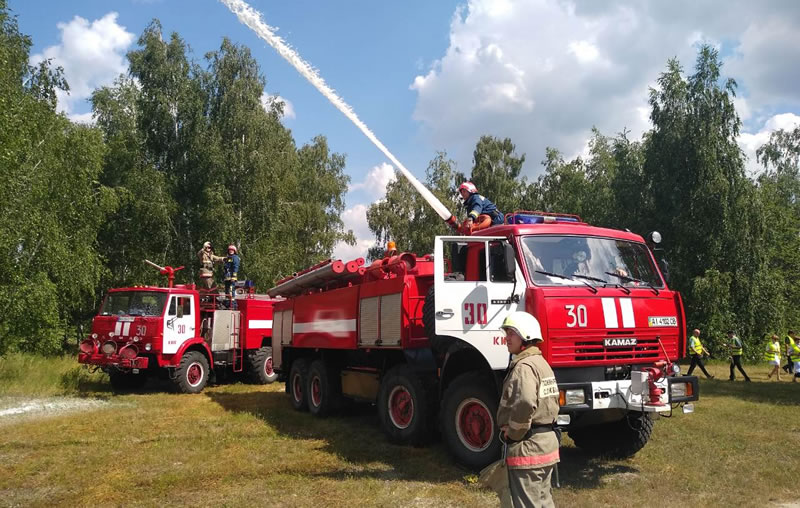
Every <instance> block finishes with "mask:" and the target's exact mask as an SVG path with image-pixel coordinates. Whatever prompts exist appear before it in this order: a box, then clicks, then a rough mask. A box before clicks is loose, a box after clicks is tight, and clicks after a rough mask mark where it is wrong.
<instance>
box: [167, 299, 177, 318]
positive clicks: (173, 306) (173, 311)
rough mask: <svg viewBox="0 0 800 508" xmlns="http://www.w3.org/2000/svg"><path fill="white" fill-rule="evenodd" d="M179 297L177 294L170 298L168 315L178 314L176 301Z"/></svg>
mask: <svg viewBox="0 0 800 508" xmlns="http://www.w3.org/2000/svg"><path fill="white" fill-rule="evenodd" d="M177 299H178V297H177V296H173V297H170V299H169V310H168V311H167V315H168V316H175V315H176V314H177V312H178V309H177V308H176V304H175V301H176V300H177Z"/></svg>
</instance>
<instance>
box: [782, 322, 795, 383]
mask: <svg viewBox="0 0 800 508" xmlns="http://www.w3.org/2000/svg"><path fill="white" fill-rule="evenodd" d="M794 339H795V332H794V330H789V333H788V334H787V335H786V337H784V338H783V347H784V353H785V354H786V365H784V366H783V371H784V372H785V373H787V374H789V375H791V374H792V370H793V368H794V366H793V365H792V355H791V354H789V353H790V352H791V350H792V345H793V344H794V343H795V340H794Z"/></svg>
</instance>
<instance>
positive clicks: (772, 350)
mask: <svg viewBox="0 0 800 508" xmlns="http://www.w3.org/2000/svg"><path fill="white" fill-rule="evenodd" d="M764 359H765V360H766V361H768V362H772V361H775V362H778V363H780V361H781V344H780V342H773V341H770V342H769V343H768V344H767V349H766V351H764Z"/></svg>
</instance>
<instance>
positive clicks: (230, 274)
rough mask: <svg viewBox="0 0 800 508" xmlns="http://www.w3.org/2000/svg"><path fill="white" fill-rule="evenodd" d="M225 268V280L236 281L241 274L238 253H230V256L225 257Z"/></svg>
mask: <svg viewBox="0 0 800 508" xmlns="http://www.w3.org/2000/svg"><path fill="white" fill-rule="evenodd" d="M223 268H224V274H225V280H226V281H236V280H237V276H238V274H239V256H238V255H236V254H230V255H228V257H226V258H225V264H224V265H223Z"/></svg>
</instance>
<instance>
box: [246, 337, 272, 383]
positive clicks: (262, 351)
mask: <svg viewBox="0 0 800 508" xmlns="http://www.w3.org/2000/svg"><path fill="white" fill-rule="evenodd" d="M249 374H250V379H252V380H253V382H254V383H259V384H262V385H267V384H270V383H274V382H275V381H276V380H277V379H278V373H277V372H275V369H273V368H272V348H271V347H266V346H265V347H262V348H259V349H256V350H255V351H254V352H253V353H252V354H251V356H250V373H249Z"/></svg>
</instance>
